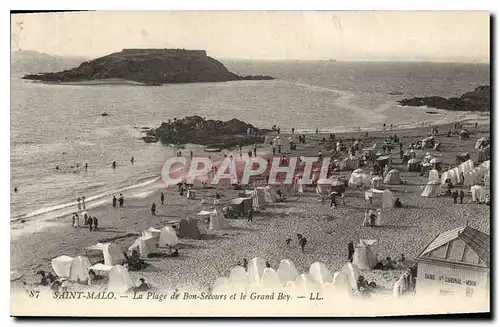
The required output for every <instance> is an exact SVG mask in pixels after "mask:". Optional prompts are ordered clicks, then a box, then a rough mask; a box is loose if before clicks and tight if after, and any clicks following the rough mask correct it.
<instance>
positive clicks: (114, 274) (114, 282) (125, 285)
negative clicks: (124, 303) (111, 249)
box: [106, 265, 134, 293]
mask: <svg viewBox="0 0 500 327" xmlns="http://www.w3.org/2000/svg"><path fill="white" fill-rule="evenodd" d="M133 287H134V282H133V281H132V278H131V277H130V274H129V272H128V270H127V268H125V267H123V266H120V265H115V266H113V268H112V269H111V270H110V271H109V281H108V287H107V289H106V290H107V291H108V292H115V293H126V292H128V291H129V290H131V289H132V288H133Z"/></svg>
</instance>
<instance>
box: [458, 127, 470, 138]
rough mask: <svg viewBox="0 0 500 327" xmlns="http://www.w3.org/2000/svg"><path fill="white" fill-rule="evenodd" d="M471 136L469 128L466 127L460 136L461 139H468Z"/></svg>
mask: <svg viewBox="0 0 500 327" xmlns="http://www.w3.org/2000/svg"><path fill="white" fill-rule="evenodd" d="M469 136H470V134H469V131H468V130H466V129H464V130H462V131H460V134H459V138H460V139H461V140H468V139H469Z"/></svg>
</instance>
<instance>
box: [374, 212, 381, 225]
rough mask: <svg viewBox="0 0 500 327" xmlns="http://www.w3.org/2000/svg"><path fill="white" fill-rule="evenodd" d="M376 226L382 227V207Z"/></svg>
mask: <svg viewBox="0 0 500 327" xmlns="http://www.w3.org/2000/svg"><path fill="white" fill-rule="evenodd" d="M375 226H377V227H380V226H382V212H381V211H380V209H378V210H377V218H376V220H375Z"/></svg>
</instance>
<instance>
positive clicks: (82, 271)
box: [68, 256, 91, 283]
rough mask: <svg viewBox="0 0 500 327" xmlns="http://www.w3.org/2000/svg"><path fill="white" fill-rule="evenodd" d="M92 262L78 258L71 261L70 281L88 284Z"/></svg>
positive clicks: (85, 258)
mask: <svg viewBox="0 0 500 327" xmlns="http://www.w3.org/2000/svg"><path fill="white" fill-rule="evenodd" d="M90 266H91V265H90V261H89V258H87V257H82V256H78V257H76V258H74V259H73V261H71V267H70V271H69V276H68V277H69V280H70V281H73V282H78V283H86V282H87V281H88V279H89V268H90Z"/></svg>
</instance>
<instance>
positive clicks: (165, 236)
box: [158, 226, 179, 247]
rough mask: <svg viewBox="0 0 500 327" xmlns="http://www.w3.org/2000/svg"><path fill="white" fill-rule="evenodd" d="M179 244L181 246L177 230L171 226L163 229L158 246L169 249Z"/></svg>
mask: <svg viewBox="0 0 500 327" xmlns="http://www.w3.org/2000/svg"><path fill="white" fill-rule="evenodd" d="M177 244H179V239H178V238H177V234H176V233H175V230H174V229H173V228H172V227H170V226H165V227H163V228H162V229H161V233H160V240H159V242H158V246H160V247H167V246H175V245H177Z"/></svg>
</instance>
